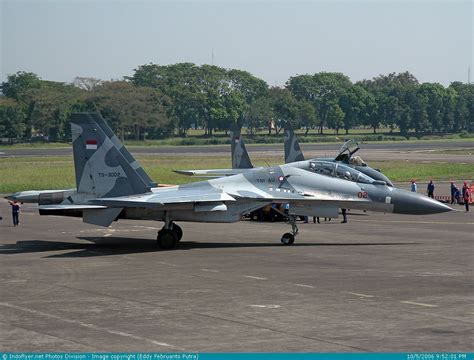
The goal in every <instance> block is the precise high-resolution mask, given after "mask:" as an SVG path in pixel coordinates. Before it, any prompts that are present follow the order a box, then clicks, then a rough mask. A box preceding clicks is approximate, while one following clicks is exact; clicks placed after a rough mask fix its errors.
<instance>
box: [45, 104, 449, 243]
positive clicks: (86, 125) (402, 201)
mask: <svg viewBox="0 0 474 360" xmlns="http://www.w3.org/2000/svg"><path fill="white" fill-rule="evenodd" d="M71 127H72V140H73V154H74V166H75V174H76V184H77V193H75V194H73V195H71V196H69V197H68V198H67V199H65V200H64V201H62V202H61V203H59V204H52V205H40V207H39V211H40V214H41V215H65V216H82V218H83V221H84V222H86V223H91V224H95V225H101V226H110V224H111V223H112V222H113V221H115V220H118V219H137V220H155V221H163V222H164V226H163V228H162V229H161V230H160V231H159V232H158V236H157V242H158V245H159V246H160V247H161V248H163V249H172V248H174V247H175V246H176V245H177V243H178V242H179V240H180V239H181V237H182V236H183V232H182V230H181V228H180V227H179V226H178V225H177V224H176V222H178V221H190V222H209V223H212V222H219V223H231V222H236V221H240V220H241V219H242V216H243V215H244V214H247V213H249V212H251V211H253V210H256V209H258V208H261V207H263V206H265V205H267V204H271V203H289V204H290V211H291V212H290V214H289V215H288V221H289V224H290V225H291V227H292V230H291V232H288V233H285V234H284V235H283V236H282V238H281V242H282V244H284V245H291V244H293V242H294V240H295V236H296V235H297V233H298V227H297V224H296V216H295V215H294V214H298V215H302V214H305V215H309V216H329V217H337V215H338V210H339V208H350V209H362V210H372V211H381V212H389V213H390V212H393V213H398V214H412V215H422V214H434V213H441V212H446V211H451V210H452V209H451V208H450V207H448V206H446V205H444V204H441V203H439V202H437V201H435V200H433V199H430V198H428V197H426V196H423V195H420V194H416V193H412V192H408V191H405V190H401V189H397V188H394V187H389V186H387V185H386V184H385V182H382V181H376V180H374V179H372V178H370V177H368V176H367V175H364V174H362V173H361V172H359V171H357V170H355V169H353V168H351V167H349V166H345V165H342V164H335V163H330V162H329V163H330V164H331V165H333V166H334V168H332V169H329V170H328V171H327V172H326V169H325V168H324V170H318V169H320V167H318V166H317V165H316V164H315V165H314V166H311V165H310V166H309V168H306V167H299V166H295V165H294V164H298V163H302V162H297V163H294V164H291V165H290V164H288V165H281V166H274V167H269V168H264V169H254V170H251V171H248V172H246V173H243V174H237V175H233V176H228V177H221V178H217V179H211V180H207V181H200V182H195V183H190V184H185V185H180V186H173V187H168V188H150V186H149V183H148V182H147V181H145V180H144V178H143V177H141V176H140V175H139V173H138V172H137V171H136V169H134V168H133V167H132V166H131V165H130V163H129V162H128V161H127V159H126V158H125V157H124V155H123V153H122V152H121V151H120V150H119V149H118V148H117V146H116V145H115V144H114V142H113V141H112V138H111V137H110V136H108V135H107V134H106V133H105V132H104V131H103V129H102V128H101V127H100V126H99V125H98V124H97V122H96V121H95V119H94V116H92V115H91V114H88V113H82V114H73V115H72V124H71ZM303 163H305V162H303ZM339 166H341V169H340V170H341V171H339V172H340V173H341V177H337V174H338V168H339ZM346 172H348V173H349V175H350V177H347V173H346Z"/></svg>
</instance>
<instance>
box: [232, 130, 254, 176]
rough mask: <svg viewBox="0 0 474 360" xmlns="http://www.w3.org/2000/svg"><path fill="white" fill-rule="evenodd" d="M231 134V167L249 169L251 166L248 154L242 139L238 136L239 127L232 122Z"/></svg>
mask: <svg viewBox="0 0 474 360" xmlns="http://www.w3.org/2000/svg"><path fill="white" fill-rule="evenodd" d="M230 135H231V138H232V139H231V147H230V150H231V153H232V168H233V169H251V168H253V165H252V162H251V161H250V157H249V154H248V152H247V149H246V148H245V144H244V140H243V139H242V138H241V137H240V128H239V127H238V125H236V124H234V125H233V126H232V128H231V129H230Z"/></svg>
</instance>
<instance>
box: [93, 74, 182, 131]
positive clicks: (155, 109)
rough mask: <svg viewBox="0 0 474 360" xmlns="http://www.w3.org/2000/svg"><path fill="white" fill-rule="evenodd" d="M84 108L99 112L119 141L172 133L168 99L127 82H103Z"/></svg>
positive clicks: (172, 124) (155, 91) (158, 93)
mask: <svg viewBox="0 0 474 360" xmlns="http://www.w3.org/2000/svg"><path fill="white" fill-rule="evenodd" d="M85 102H86V103H87V107H89V108H95V109H96V111H100V112H101V113H102V115H103V116H104V118H105V119H107V120H108V121H109V122H110V124H111V125H112V128H114V129H115V130H116V131H117V133H118V134H119V136H120V137H121V139H122V140H125V138H127V137H128V134H131V135H132V137H133V138H134V139H135V140H139V139H146V136H147V134H148V133H151V134H153V136H154V137H165V136H169V135H170V134H172V132H173V129H174V123H173V119H172V117H171V116H168V111H167V110H168V109H169V107H170V106H171V102H170V99H169V98H168V97H167V96H165V95H163V94H162V93H161V92H160V91H159V90H157V89H152V88H147V87H140V86H135V85H134V84H132V83H130V82H128V81H111V82H104V83H103V84H102V85H100V86H98V87H96V88H95V89H94V91H92V92H91V93H90V95H89V97H88V98H87V99H86V100H85Z"/></svg>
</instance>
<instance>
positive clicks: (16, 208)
mask: <svg viewBox="0 0 474 360" xmlns="http://www.w3.org/2000/svg"><path fill="white" fill-rule="evenodd" d="M8 203H9V204H10V206H11V207H12V218H13V226H18V225H20V208H21V203H19V202H16V201H9V202H8Z"/></svg>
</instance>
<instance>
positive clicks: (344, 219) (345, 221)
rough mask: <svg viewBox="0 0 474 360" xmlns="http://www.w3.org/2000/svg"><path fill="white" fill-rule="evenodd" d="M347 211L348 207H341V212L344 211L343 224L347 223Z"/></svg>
mask: <svg viewBox="0 0 474 360" xmlns="http://www.w3.org/2000/svg"><path fill="white" fill-rule="evenodd" d="M346 212H347V210H346V209H341V213H342V221H341V224H345V223H347V215H346Z"/></svg>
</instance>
